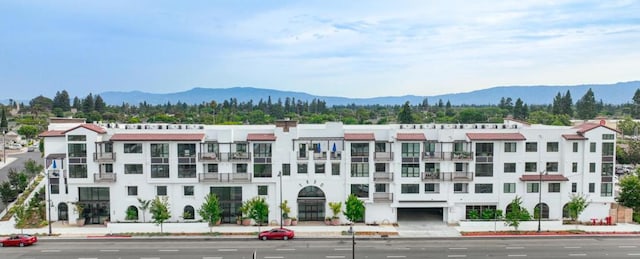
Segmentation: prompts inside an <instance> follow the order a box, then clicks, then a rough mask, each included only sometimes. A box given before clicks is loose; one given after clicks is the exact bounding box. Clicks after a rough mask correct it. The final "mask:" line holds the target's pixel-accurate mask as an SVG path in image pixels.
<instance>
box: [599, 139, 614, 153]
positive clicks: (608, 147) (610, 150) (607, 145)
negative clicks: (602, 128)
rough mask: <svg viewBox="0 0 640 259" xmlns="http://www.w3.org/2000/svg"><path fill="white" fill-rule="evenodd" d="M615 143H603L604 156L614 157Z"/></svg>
mask: <svg viewBox="0 0 640 259" xmlns="http://www.w3.org/2000/svg"><path fill="white" fill-rule="evenodd" d="M613 146H614V145H613V143H608V142H607V143H602V156H613V149H614V148H613Z"/></svg>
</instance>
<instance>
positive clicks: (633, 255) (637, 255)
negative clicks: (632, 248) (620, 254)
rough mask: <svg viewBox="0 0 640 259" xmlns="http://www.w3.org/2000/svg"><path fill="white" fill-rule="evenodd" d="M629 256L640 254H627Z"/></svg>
mask: <svg viewBox="0 0 640 259" xmlns="http://www.w3.org/2000/svg"><path fill="white" fill-rule="evenodd" d="M627 255H629V256H640V254H627Z"/></svg>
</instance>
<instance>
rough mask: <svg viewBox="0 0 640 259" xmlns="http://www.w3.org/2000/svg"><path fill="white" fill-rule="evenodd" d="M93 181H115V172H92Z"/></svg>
mask: <svg viewBox="0 0 640 259" xmlns="http://www.w3.org/2000/svg"><path fill="white" fill-rule="evenodd" d="M93 181H94V182H108V183H113V182H115V181H116V174H114V173H100V174H93Z"/></svg>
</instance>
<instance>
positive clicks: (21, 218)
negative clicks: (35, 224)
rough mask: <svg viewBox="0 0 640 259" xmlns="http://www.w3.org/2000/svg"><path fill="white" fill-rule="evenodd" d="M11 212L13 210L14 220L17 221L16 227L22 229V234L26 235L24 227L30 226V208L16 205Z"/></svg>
mask: <svg viewBox="0 0 640 259" xmlns="http://www.w3.org/2000/svg"><path fill="white" fill-rule="evenodd" d="M11 210H13V218H14V219H15V220H16V227H17V228H19V229H20V233H24V227H26V226H27V224H29V216H30V213H29V208H27V206H24V205H23V204H16V205H15V206H13V208H11Z"/></svg>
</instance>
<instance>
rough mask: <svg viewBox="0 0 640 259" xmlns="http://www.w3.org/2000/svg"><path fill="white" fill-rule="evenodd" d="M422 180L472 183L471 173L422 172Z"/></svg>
mask: <svg viewBox="0 0 640 259" xmlns="http://www.w3.org/2000/svg"><path fill="white" fill-rule="evenodd" d="M422 180H423V181H425V182H432V181H472V180H473V172H467V171H461V172H423V173H422Z"/></svg>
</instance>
